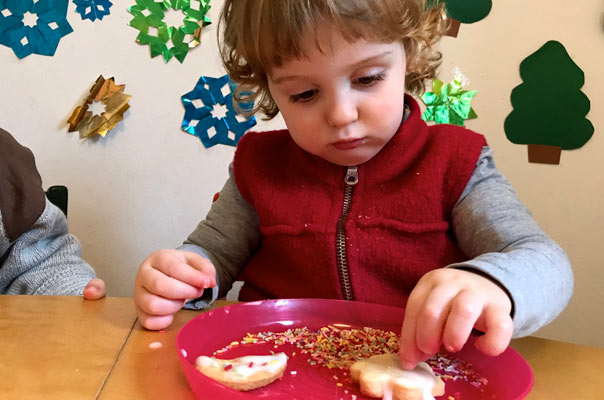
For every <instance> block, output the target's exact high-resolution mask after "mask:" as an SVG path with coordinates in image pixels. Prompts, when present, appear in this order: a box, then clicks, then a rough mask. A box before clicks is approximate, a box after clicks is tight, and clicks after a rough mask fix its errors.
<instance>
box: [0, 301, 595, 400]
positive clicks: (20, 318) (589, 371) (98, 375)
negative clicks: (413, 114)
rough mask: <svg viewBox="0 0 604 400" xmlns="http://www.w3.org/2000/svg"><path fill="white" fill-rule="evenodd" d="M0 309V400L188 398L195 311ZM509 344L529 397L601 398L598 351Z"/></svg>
mask: <svg viewBox="0 0 604 400" xmlns="http://www.w3.org/2000/svg"><path fill="white" fill-rule="evenodd" d="M230 303H231V302H224V301H219V302H217V304H216V305H215V307H221V306H224V305H226V304H230ZM0 310H1V311H2V314H1V316H0V346H2V347H1V348H0V354H2V356H1V358H0V399H5V398H6V399H19V400H20V399H51V400H52V399H107V400H113V399H128V400H130V399H135V400H136V399H158V400H159V399H161V400H165V399H179V400H180V399H182V400H194V396H193V393H192V392H191V390H190V389H189V387H188V385H187V381H186V379H185V377H184V374H183V373H182V371H181V366H180V363H179V361H178V357H177V355H176V350H175V339H176V334H177V332H178V330H179V329H180V327H182V326H183V325H184V324H185V323H186V322H187V321H189V320H190V319H191V318H193V317H195V316H197V315H199V312H195V311H186V310H182V311H180V312H178V313H177V314H176V318H175V320H174V323H173V324H172V325H171V326H170V327H169V328H168V329H166V330H165V331H164V332H151V331H147V330H145V329H144V328H142V326H141V325H140V324H139V323H138V322H135V321H136V316H135V313H134V307H133V305H132V300H131V299H126V298H107V299H104V300H101V301H97V302H87V301H84V300H82V299H81V298H77V297H43V298H42V297H37V296H0ZM151 343H161V344H162V346H161V347H159V348H152V347H149V345H150V344H151ZM512 347H513V348H515V349H516V350H517V351H518V352H519V353H520V354H522V356H523V357H524V358H525V359H526V360H527V361H528V362H529V364H530V365H531V366H532V368H533V371H534V374H535V386H534V388H533V391H532V392H531V394H530V395H529V396H528V399H529V400H556V399H563V400H570V399H572V400H579V399H589V400H594V399H599V398H604V395H603V394H602V393H601V389H600V386H599V380H600V379H601V377H602V376H604V349H596V348H591V347H585V346H578V345H573V344H568V343H562V342H557V341H553V340H547V339H539V338H534V337H528V338H523V339H516V340H513V341H512ZM562 370H563V371H564V373H563V374H562V373H561V371H562ZM211 400H214V399H211ZM217 400H218V399H217ZM219 400H222V399H219ZM225 400H226V399H225Z"/></svg>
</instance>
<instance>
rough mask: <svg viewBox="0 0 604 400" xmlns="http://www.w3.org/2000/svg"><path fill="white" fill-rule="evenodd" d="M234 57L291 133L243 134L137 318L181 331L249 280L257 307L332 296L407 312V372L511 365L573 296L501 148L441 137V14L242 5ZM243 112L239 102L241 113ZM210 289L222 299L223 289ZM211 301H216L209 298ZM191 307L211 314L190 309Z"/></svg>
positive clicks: (145, 277)
mask: <svg viewBox="0 0 604 400" xmlns="http://www.w3.org/2000/svg"><path fill="white" fill-rule="evenodd" d="M220 23H221V27H222V28H223V32H222V37H221V54H222V58H223V62H224V65H225V67H226V69H227V71H228V73H229V75H230V76H231V78H232V79H233V80H235V81H236V82H237V83H239V84H240V91H239V93H246V94H247V93H249V92H252V94H251V95H249V97H246V98H245V100H247V101H251V100H254V101H255V109H254V111H260V112H262V113H264V114H265V115H266V116H267V117H268V118H272V117H274V116H275V115H276V114H277V113H278V112H280V113H281V115H282V116H283V119H284V120H285V124H286V126H287V130H281V131H273V132H250V133H247V134H246V135H244V137H243V138H242V139H241V141H240V142H239V145H238V147H237V149H236V152H235V157H234V160H233V163H232V164H231V166H230V169H229V174H230V175H229V179H228V180H227V182H226V183H225V185H224V187H223V189H222V190H221V192H220V195H219V197H218V199H217V200H216V201H215V202H214V203H213V205H212V207H211V209H210V211H209V213H208V215H207V217H206V219H205V220H203V221H201V222H200V223H199V225H198V226H197V228H196V229H195V231H194V232H193V233H192V234H191V235H190V236H189V238H188V239H187V240H186V241H185V243H184V245H183V246H182V247H180V248H179V249H178V250H159V251H157V252H154V253H153V254H151V255H150V256H149V257H148V258H147V259H146V260H144V261H143V262H142V264H141V266H140V267H139V271H138V274H137V278H136V281H135V304H136V307H137V312H138V315H139V318H140V321H141V323H142V324H143V325H144V326H145V327H147V328H149V329H162V328H164V327H166V326H167V325H169V324H170V323H171V321H172V319H173V315H174V313H176V312H177V311H178V310H179V309H180V308H181V307H182V306H183V305H184V304H185V303H186V306H187V307H193V308H198V307H202V306H203V305H205V304H208V303H209V302H211V301H213V300H215V299H216V298H217V297H218V296H223V295H224V294H225V293H226V292H227V291H228V290H229V288H230V287H231V284H232V282H233V281H234V280H235V279H236V278H237V277H238V276H240V275H241V276H242V278H243V280H244V282H245V284H244V286H243V288H242V289H241V292H240V300H243V301H247V300H258V299H270V298H295V297H315V298H333V299H347V300H356V301H365V302H374V303H381V304H388V305H394V306H399V307H406V312H405V319H404V323H403V327H402V333H401V336H402V337H401V351H400V357H401V363H402V365H403V367H404V368H412V367H414V366H415V364H416V363H417V362H418V361H420V360H423V359H426V358H427V357H428V356H430V355H432V354H434V353H436V352H437V351H438V350H439V349H440V348H441V346H444V347H445V348H446V349H447V350H449V351H456V350H459V349H460V348H461V347H462V346H463V345H464V343H465V342H466V341H467V339H468V337H469V335H470V334H471V332H472V330H473V329H477V330H479V331H482V332H483V333H484V335H482V336H481V337H480V338H479V339H478V340H477V341H476V345H477V347H478V348H479V349H480V350H481V351H483V352H484V353H486V354H488V355H497V354H499V353H501V352H502V351H503V350H505V348H506V347H507V345H508V344H509V341H510V338H511V337H512V336H513V335H514V336H521V335H528V334H530V333H532V332H534V331H536V330H537V329H538V328H539V327H541V326H543V325H544V324H547V323H548V322H550V321H552V320H553V319H554V318H555V317H556V316H557V315H558V314H559V313H560V312H561V311H562V309H563V308H564V307H565V306H566V304H567V303H568V301H569V299H570V296H571V294H572V285H573V276H572V272H571V268H570V265H569V261H568V259H567V257H566V255H565V253H564V252H563V251H562V250H561V249H560V247H558V246H557V245H556V244H555V243H554V242H553V241H552V240H551V239H550V238H549V237H548V236H547V235H545V233H544V232H543V231H542V230H541V229H540V228H539V227H538V225H537V223H536V222H535V221H534V220H533V219H532V217H531V215H530V213H529V211H528V210H527V209H526V208H525V207H524V206H523V205H522V204H521V203H520V201H519V200H518V199H517V197H516V196H515V194H514V191H513V189H512V187H511V186H510V184H509V182H508V181H507V180H506V179H505V178H504V177H503V176H502V174H501V173H500V172H499V171H498V170H497V169H496V168H495V164H494V162H493V158H492V150H491V149H490V148H489V146H488V145H487V143H486V141H485V139H484V137H483V136H482V135H479V134H477V133H474V132H472V131H470V130H467V129H465V128H462V127H457V126H451V125H436V126H428V125H427V124H426V123H424V121H423V120H422V119H421V111H420V107H419V106H418V104H417V102H416V101H415V100H414V99H413V98H412V97H410V96H409V95H404V93H405V92H407V93H420V92H421V91H422V90H423V89H424V82H425V80H426V79H431V78H433V77H435V73H436V68H437V66H438V64H439V60H440V54H439V53H437V52H436V51H435V50H434V45H435V44H436V42H437V41H438V39H439V38H440V37H441V35H442V34H443V32H444V31H445V30H446V25H447V20H446V18H445V17H444V14H443V10H442V7H432V8H428V9H427V8H426V6H425V2H424V0H305V1H301V0H226V1H225V5H224V8H223V11H222V15H221V21H220ZM238 98H239V100H241V98H240V97H238ZM210 288H211V290H210ZM206 289H208V290H206ZM186 299H195V300H193V301H187V300H186Z"/></svg>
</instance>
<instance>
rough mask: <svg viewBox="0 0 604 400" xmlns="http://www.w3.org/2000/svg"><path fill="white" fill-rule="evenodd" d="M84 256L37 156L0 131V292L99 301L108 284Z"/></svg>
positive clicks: (8, 134)
mask: <svg viewBox="0 0 604 400" xmlns="http://www.w3.org/2000/svg"><path fill="white" fill-rule="evenodd" d="M81 254H82V249H81V246H80V243H79V241H78V240H77V238H76V237H75V236H73V235H71V234H69V229H68V226H67V220H66V218H65V215H64V214H63V212H62V211H61V210H60V209H59V208H57V207H56V206H55V205H54V204H52V203H51V202H50V201H48V199H47V198H46V194H45V193H44V190H43V189H42V178H41V177H40V174H39V173H38V170H37V168H36V162H35V158H34V155H33V153H32V152H31V151H30V150H29V149H28V148H27V147H25V146H22V145H21V144H20V143H19V142H17V140H15V138H14V137H13V136H12V135H11V134H10V133H8V132H7V131H5V130H3V129H1V128H0V293H2V294H40V295H41V294H44V295H83V296H84V298H86V299H91V300H92V299H98V298H101V297H103V296H104V295H105V283H104V282H103V281H102V280H100V279H98V278H95V274H94V271H93V270H92V268H91V267H90V265H88V264H87V263H86V261H84V260H83V259H82V257H81Z"/></svg>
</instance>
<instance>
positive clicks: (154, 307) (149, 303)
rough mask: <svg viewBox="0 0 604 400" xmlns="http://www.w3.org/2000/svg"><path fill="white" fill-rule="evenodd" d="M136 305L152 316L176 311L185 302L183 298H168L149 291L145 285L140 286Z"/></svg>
mask: <svg viewBox="0 0 604 400" xmlns="http://www.w3.org/2000/svg"><path fill="white" fill-rule="evenodd" d="M136 298H137V302H136V307H137V309H139V310H141V311H143V312H144V313H145V314H148V315H152V316H166V315H170V314H174V313H176V312H177V311H178V310H180V309H181V308H182V306H183V304H184V302H185V300H184V299H182V300H175V299H167V298H164V297H160V296H157V295H155V294H153V293H152V292H149V291H148V290H146V289H145V288H144V287H141V288H139V290H138V291H137V293H136Z"/></svg>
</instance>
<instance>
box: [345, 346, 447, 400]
mask: <svg viewBox="0 0 604 400" xmlns="http://www.w3.org/2000/svg"><path fill="white" fill-rule="evenodd" d="M351 368H354V369H356V370H357V371H360V379H359V381H360V382H362V381H365V382H375V383H377V384H379V387H381V389H382V393H383V395H382V399H383V400H392V396H393V390H394V387H395V386H399V385H400V386H405V387H407V388H419V389H420V390H421V393H422V398H423V400H434V396H432V389H433V388H434V385H435V382H436V381H437V379H438V378H436V376H435V375H434V372H433V371H432V368H430V366H429V365H428V364H426V363H424V362H420V363H418V364H417V366H416V367H415V368H414V369H413V370H411V371H406V370H404V369H402V368H401V366H400V362H399V359H398V356H397V355H395V354H381V355H377V356H373V357H371V358H368V359H365V360H359V361H357V362H355V363H354V364H353V367H351Z"/></svg>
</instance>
